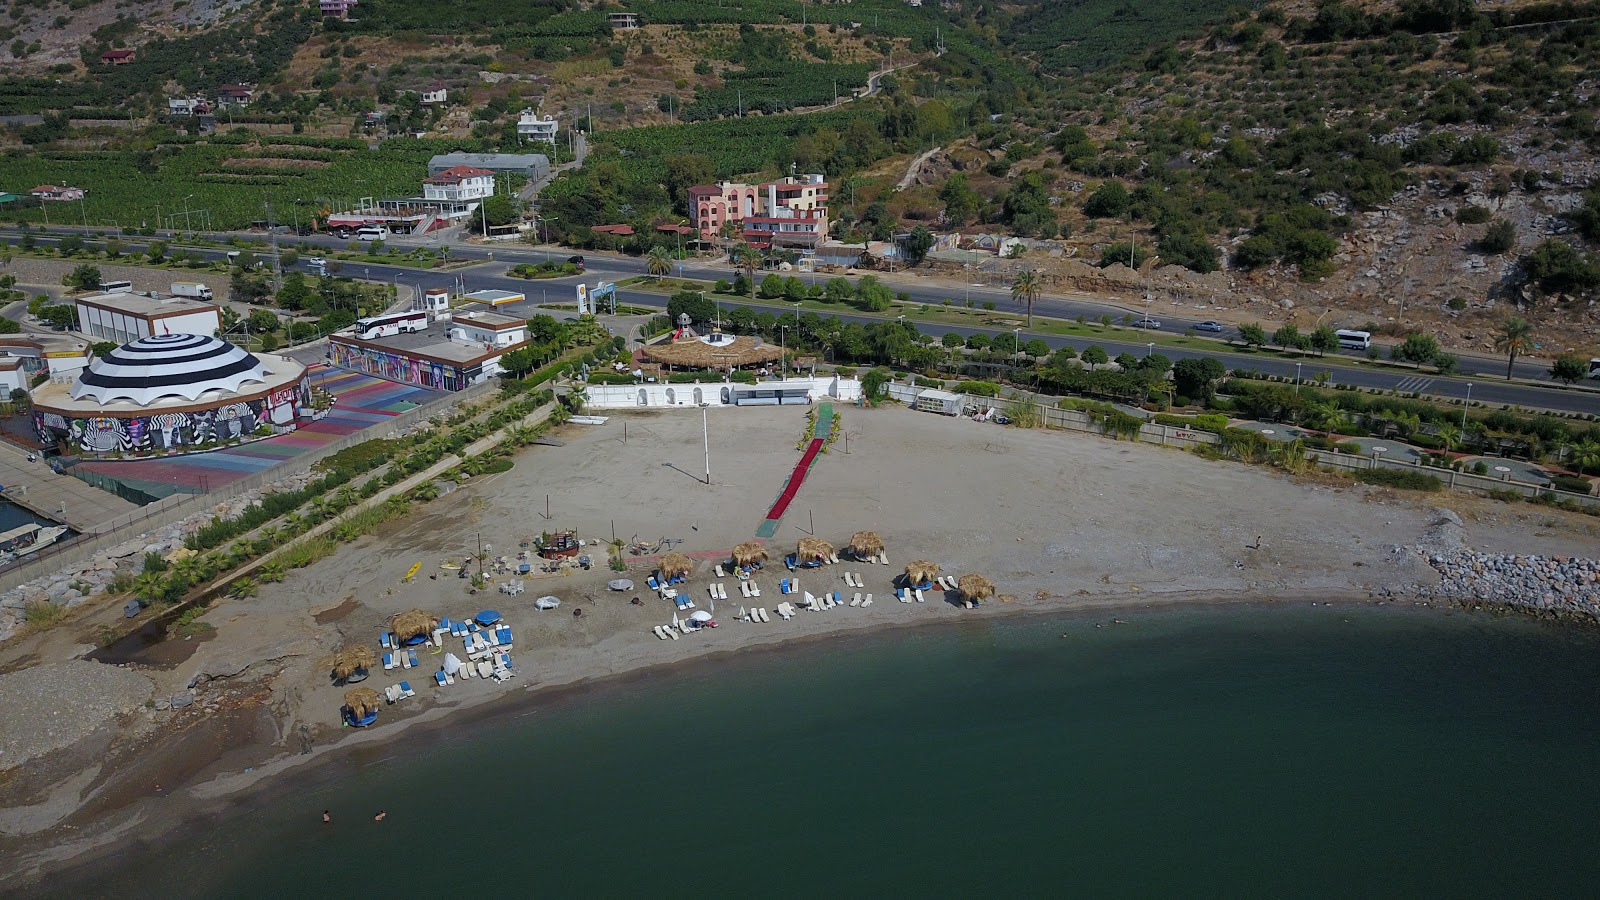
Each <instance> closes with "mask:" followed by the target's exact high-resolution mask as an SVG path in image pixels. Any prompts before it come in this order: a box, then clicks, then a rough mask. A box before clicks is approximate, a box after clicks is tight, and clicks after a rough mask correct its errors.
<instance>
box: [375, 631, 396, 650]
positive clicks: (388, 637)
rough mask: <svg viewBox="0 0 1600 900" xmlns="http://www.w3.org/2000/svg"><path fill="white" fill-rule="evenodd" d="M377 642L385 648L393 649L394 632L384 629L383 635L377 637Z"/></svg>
mask: <svg viewBox="0 0 1600 900" xmlns="http://www.w3.org/2000/svg"><path fill="white" fill-rule="evenodd" d="M378 644H379V645H380V646H382V647H383V648H384V649H386V650H393V649H394V632H392V631H385V632H384V633H383V637H380V638H378Z"/></svg>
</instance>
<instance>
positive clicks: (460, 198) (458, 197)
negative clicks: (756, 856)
mask: <svg viewBox="0 0 1600 900" xmlns="http://www.w3.org/2000/svg"><path fill="white" fill-rule="evenodd" d="M493 196H494V172H491V171H490V170H488V169H479V168H475V167H473V166H451V167H450V168H448V169H445V170H444V171H442V172H440V173H439V174H437V175H430V176H428V177H427V178H424V179H422V199H424V200H437V201H452V202H466V201H469V200H482V199H484V198H485V197H493Z"/></svg>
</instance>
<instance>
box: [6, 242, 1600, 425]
mask: <svg viewBox="0 0 1600 900" xmlns="http://www.w3.org/2000/svg"><path fill="white" fill-rule="evenodd" d="M19 237H20V235H19V234H18V233H16V232H13V231H10V230H3V229H0V240H4V241H7V242H10V243H15V242H16V240H17V239H18V238H19ZM215 237H218V238H225V237H226V236H225V235H217V236H215ZM251 237H253V238H256V239H259V238H260V235H251ZM36 240H38V241H40V242H41V243H47V242H51V241H53V238H52V237H50V236H39V237H36ZM280 240H281V241H282V242H283V244H284V246H286V247H287V246H289V245H291V244H300V243H304V244H307V245H309V246H312V247H324V248H327V249H343V248H345V247H348V246H349V244H350V242H349V241H343V240H340V239H338V238H336V237H332V236H328V235H311V236H308V237H304V238H296V237H294V236H287V235H286V236H283V237H281V238H280ZM123 242H124V244H125V245H127V246H128V247H129V248H130V249H135V248H140V247H142V246H143V243H142V241H140V240H129V239H126V238H124V239H123ZM395 243H396V245H397V246H419V245H420V246H429V245H430V243H429V242H428V241H406V240H404V239H401V240H400V241H396V242H395ZM198 252H199V253H200V254H201V255H202V256H203V257H205V258H207V259H222V258H224V257H225V256H226V253H227V251H226V250H224V249H211V248H201V249H199V251H198ZM450 252H451V256H452V257H453V258H457V259H470V260H481V261H483V262H484V263H489V261H490V260H491V259H492V260H493V263H490V264H486V265H478V266H471V267H468V268H464V269H456V270H452V271H451V272H450V273H449V274H448V275H445V274H444V273H432V272H427V271H423V270H418V269H414V268H408V267H405V266H385V265H368V264H366V263H350V262H346V263H344V264H343V267H342V269H341V271H340V274H341V275H345V276H349V277H355V278H365V279H371V280H378V281H398V282H400V283H402V284H409V285H413V286H417V287H421V288H426V287H430V286H434V285H439V284H442V283H443V282H445V281H446V280H450V281H453V280H454V279H456V278H458V277H459V278H460V279H461V281H462V283H463V285H464V287H465V289H466V290H468V291H476V290H486V289H499V290H506V291H515V292H518V293H522V294H525V295H527V296H528V298H529V299H528V301H527V302H526V303H524V304H513V305H512V306H511V307H510V309H511V310H512V311H514V312H516V313H517V314H519V315H533V314H534V313H535V312H536V311H537V307H538V306H539V304H541V303H558V302H559V303H567V302H575V300H576V294H575V290H576V285H577V284H578V283H579V282H584V283H588V284H590V285H591V286H592V285H593V284H594V283H595V282H597V281H619V280H621V279H623V278H626V277H629V276H633V275H641V274H644V268H645V263H644V260H642V259H636V258H632V257H627V256H620V255H614V254H595V253H589V252H585V253H584V254H583V256H584V259H585V262H586V264H587V271H586V272H585V273H584V275H583V276H577V277H571V278H555V279H543V280H537V281H528V280H524V279H520V278H512V277H509V276H506V275H505V274H504V271H505V269H506V268H507V266H509V265H514V264H516V263H520V262H541V261H544V260H545V259H551V260H563V259H566V258H567V257H568V256H571V255H573V253H572V251H570V250H566V249H564V248H556V247H551V248H530V247H527V246H525V245H515V244H507V245H503V246H500V247H493V248H488V247H466V246H458V245H451V251H450ZM306 256H307V253H305V252H302V253H301V261H300V262H299V263H297V264H296V266H294V267H291V268H293V269H298V270H301V271H306V272H308V273H309V271H310V270H309V268H308V267H307V265H306V263H305V257H306ZM501 264H504V265H501ZM675 274H678V275H681V276H683V277H690V278H702V279H717V278H731V277H732V275H733V274H735V273H734V270H733V269H732V268H731V267H729V266H728V265H727V264H726V263H723V264H714V263H700V262H688V263H685V264H682V265H680V266H678V272H677V273H675ZM806 277H807V280H809V278H810V276H806ZM816 277H817V278H818V279H819V280H820V279H822V278H823V277H824V276H821V275H818V276H816ZM886 281H887V279H886ZM918 281H919V279H917V278H915V277H913V278H909V279H905V280H895V281H893V282H889V283H890V284H891V285H892V286H893V287H894V288H895V289H896V290H897V291H905V292H906V293H908V294H909V295H910V296H911V299H912V301H913V302H919V303H927V304H929V305H931V306H938V305H940V304H942V303H943V301H944V300H945V299H947V298H951V299H955V300H957V301H964V300H965V299H966V295H967V291H970V294H971V297H972V299H973V302H974V303H982V302H984V301H990V302H993V303H994V305H995V310H996V311H999V312H1008V313H1015V314H1019V315H1020V314H1022V312H1023V310H1022V308H1021V305H1020V304H1018V303H1015V302H1014V301H1012V299H1011V295H1010V291H1009V289H1007V288H997V287H988V286H983V285H973V286H970V287H968V288H964V289H961V296H959V297H952V293H953V289H952V288H951V287H949V286H946V285H930V284H918V283H917V282H918ZM617 301H618V303H622V304H627V305H630V306H642V307H653V308H665V306H666V301H667V298H666V297H665V296H664V295H662V294H658V293H653V292H649V291H639V290H630V289H626V288H623V289H619V290H618V291H617ZM719 302H721V303H722V305H723V306H725V307H728V306H736V305H738V306H750V307H752V308H755V309H767V310H771V311H774V312H781V311H784V310H785V309H787V308H788V307H785V306H784V304H781V303H778V304H771V303H764V302H756V303H749V302H741V301H734V300H729V299H727V298H719ZM1034 313H1035V314H1036V315H1041V316H1049V317H1053V318H1064V319H1073V318H1076V317H1078V316H1080V315H1081V316H1083V317H1084V318H1085V319H1086V320H1089V321H1097V320H1099V318H1100V317H1101V316H1103V315H1110V316H1112V317H1113V318H1115V319H1118V320H1120V319H1121V317H1122V316H1123V315H1132V316H1133V317H1134V318H1135V319H1137V318H1140V317H1141V316H1143V315H1144V311H1143V310H1139V309H1134V308H1130V307H1124V306H1118V305H1114V304H1107V303H1105V302H1104V301H1095V300H1090V299H1086V298H1079V297H1073V296H1050V297H1043V298H1041V299H1040V300H1039V301H1038V302H1037V303H1035V304H1034ZM830 314H832V315H837V316H838V318H839V319H840V320H842V321H845V322H862V323H870V322H875V321H881V320H882V317H877V316H870V315H862V314H857V313H830ZM1152 317H1153V318H1157V319H1159V320H1161V325H1162V327H1161V329H1160V331H1161V332H1163V333H1168V334H1172V333H1179V334H1181V333H1183V332H1184V331H1185V330H1186V329H1187V328H1188V327H1189V326H1190V325H1192V324H1194V323H1195V322H1196V321H1199V320H1198V319H1193V318H1188V317H1180V318H1174V317H1171V316H1168V315H1164V314H1161V315H1158V314H1155V313H1152ZM922 327H923V330H924V331H929V332H933V333H936V334H943V333H945V332H955V333H956V334H959V335H962V336H963V337H966V336H969V335H972V334H977V333H984V334H988V335H990V336H998V335H1002V334H1006V333H1007V332H1005V331H996V330H993V329H985V328H973V327H970V326H959V325H944V324H927V325H924V326H922ZM1125 333H1126V332H1124V334H1125ZM1230 336H1237V330H1236V329H1233V328H1228V329H1227V330H1225V331H1224V332H1223V333H1222V334H1220V335H1218V336H1217V337H1218V338H1219V340H1217V342H1216V349H1215V350H1209V349H1208V350H1204V351H1202V350H1188V349H1179V348H1175V347H1161V346H1159V345H1158V346H1157V348H1156V350H1157V352H1159V353H1162V354H1163V355H1165V356H1167V357H1168V358H1170V359H1173V360H1178V359H1184V358H1188V357H1197V356H1214V357H1216V358H1218V359H1220V360H1222V361H1223V363H1224V364H1225V365H1227V366H1228V367H1229V368H1244V369H1254V370H1256V371H1259V372H1263V373H1267V374H1272V375H1277V376H1280V377H1286V378H1293V377H1295V376H1296V375H1297V367H1296V362H1297V361H1296V360H1295V359H1294V358H1286V357H1283V356H1280V355H1277V354H1259V353H1247V352H1241V351H1239V350H1238V349H1237V348H1232V349H1230V346H1229V345H1228V344H1226V343H1225V342H1224V341H1223V340H1221V339H1222V338H1228V337H1230ZM1035 337H1037V338H1039V339H1041V340H1043V341H1044V342H1045V343H1046V344H1048V345H1049V346H1050V347H1052V348H1055V347H1061V346H1071V347H1073V348H1074V349H1076V350H1078V351H1080V352H1081V351H1082V350H1083V349H1084V348H1085V347H1087V346H1089V345H1090V344H1098V345H1099V346H1100V347H1101V348H1103V349H1104V350H1105V351H1106V353H1108V354H1110V355H1111V356H1113V357H1115V356H1117V355H1118V354H1120V353H1123V352H1127V353H1132V354H1134V355H1135V356H1144V355H1145V354H1146V353H1147V352H1149V347H1148V342H1145V341H1139V340H1129V339H1127V338H1125V337H1124V338H1122V339H1112V338H1107V339H1087V338H1077V337H1062V336H1058V335H1048V334H1035V333H1031V332H1028V331H1027V330H1023V331H1022V334H1021V338H1022V340H1023V341H1024V342H1026V341H1028V340H1031V339H1033V338H1035ZM1298 362H1299V363H1300V366H1299V368H1298V374H1300V375H1302V376H1303V377H1305V378H1308V379H1309V378H1311V377H1312V376H1313V375H1315V374H1316V373H1318V372H1323V371H1327V372H1330V373H1331V374H1332V380H1333V381H1335V382H1337V383H1340V384H1348V385H1353V386H1356V387H1360V388H1377V389H1381V390H1389V391H1401V392H1408V393H1419V394H1426V395H1433V396H1437V397H1442V398H1449V399H1465V398H1467V397H1468V396H1470V397H1471V399H1472V400H1474V401H1476V402H1480V403H1484V404H1495V405H1499V404H1510V405H1516V406H1524V407H1529V408H1534V409H1550V410H1560V411H1563V412H1578V413H1588V414H1596V413H1600V393H1596V392H1594V391H1592V390H1583V389H1581V388H1577V389H1569V388H1565V387H1562V386H1559V385H1557V384H1555V383H1553V382H1552V383H1551V384H1550V385H1548V386H1544V385H1530V384H1526V383H1521V382H1517V381H1513V382H1507V381H1505V379H1504V372H1505V366H1504V363H1503V362H1499V361H1495V360H1488V359H1483V358H1479V357H1467V358H1463V360H1462V368H1463V369H1464V370H1466V371H1463V373H1462V374H1460V375H1457V376H1449V377H1441V376H1439V375H1437V374H1435V373H1432V372H1431V371H1416V370H1413V369H1409V368H1395V367H1382V368H1379V367H1376V366H1362V365H1350V364H1348V363H1347V364H1341V355H1340V354H1330V355H1328V356H1326V357H1314V356H1308V357H1304V358H1302V359H1300V360H1298ZM1515 375H1516V376H1517V377H1518V378H1519V379H1525V380H1543V379H1546V378H1548V372H1547V370H1546V367H1545V366H1543V365H1540V364H1535V363H1528V364H1520V363H1519V364H1518V366H1517V367H1516V370H1515Z"/></svg>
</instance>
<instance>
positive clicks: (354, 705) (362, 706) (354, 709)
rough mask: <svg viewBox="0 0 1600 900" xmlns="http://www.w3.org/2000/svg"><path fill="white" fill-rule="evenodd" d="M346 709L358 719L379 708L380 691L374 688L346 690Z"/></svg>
mask: <svg viewBox="0 0 1600 900" xmlns="http://www.w3.org/2000/svg"><path fill="white" fill-rule="evenodd" d="M344 706H345V709H348V710H350V713H351V715H353V716H355V717H356V718H358V719H361V718H365V717H366V715H367V713H369V712H373V711H374V710H376V709H377V708H378V692H377V691H375V690H373V689H372V688H351V689H350V690H348V691H345V692H344Z"/></svg>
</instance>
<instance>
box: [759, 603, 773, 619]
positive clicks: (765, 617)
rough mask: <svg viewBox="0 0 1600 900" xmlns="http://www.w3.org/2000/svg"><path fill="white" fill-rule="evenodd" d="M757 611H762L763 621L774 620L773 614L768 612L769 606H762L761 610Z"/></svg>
mask: <svg viewBox="0 0 1600 900" xmlns="http://www.w3.org/2000/svg"><path fill="white" fill-rule="evenodd" d="M757 612H759V613H761V621H763V622H771V621H772V616H770V615H768V614H767V608H766V607H765V606H763V607H761V608H760V609H759V610H757Z"/></svg>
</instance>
